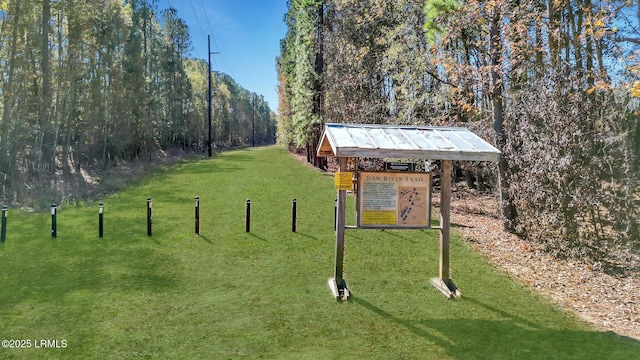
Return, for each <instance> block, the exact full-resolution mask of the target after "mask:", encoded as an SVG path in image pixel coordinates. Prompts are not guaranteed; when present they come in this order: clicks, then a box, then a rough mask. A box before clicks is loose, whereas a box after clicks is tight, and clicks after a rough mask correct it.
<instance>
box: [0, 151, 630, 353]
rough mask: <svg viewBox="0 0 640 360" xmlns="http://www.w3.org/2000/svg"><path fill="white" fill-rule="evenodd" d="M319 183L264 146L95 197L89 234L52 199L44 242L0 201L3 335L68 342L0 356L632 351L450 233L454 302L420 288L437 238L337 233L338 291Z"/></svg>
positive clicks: (434, 263)
mask: <svg viewBox="0 0 640 360" xmlns="http://www.w3.org/2000/svg"><path fill="white" fill-rule="evenodd" d="M332 183H333V180H332V178H331V177H330V176H325V175H321V174H319V173H317V172H316V171H314V170H312V169H309V168H307V167H305V166H303V165H301V164H299V163H298V162H297V161H296V160H295V159H294V158H293V157H291V156H290V155H289V154H288V153H287V152H286V151H285V149H283V148H281V147H277V146H274V147H265V148H256V149H247V150H240V151H232V152H228V153H223V154H220V155H219V156H218V157H216V158H214V159H204V160H194V161H188V162H184V163H182V164H179V165H176V166H174V167H172V168H171V169H168V170H163V171H160V172H157V173H156V174H155V175H154V176H153V177H152V178H150V179H148V180H145V181H142V182H140V183H138V184H135V185H133V186H130V187H128V188H127V189H126V190H124V191H122V192H120V193H118V194H114V195H112V196H109V197H107V198H105V199H103V200H102V201H101V202H103V203H104V204H105V237H104V238H103V239H99V238H98V231H97V219H98V215H97V203H89V204H84V206H83V207H79V208H69V207H64V206H63V207H62V208H61V209H60V210H59V212H58V237H57V238H56V239H52V238H51V236H50V215H49V214H48V213H44V214H27V213H21V212H19V211H11V210H10V213H9V218H8V221H9V223H8V231H7V242H6V243H5V244H3V245H1V246H0V299H1V305H0V325H1V327H0V338H2V339H31V340H32V341H33V340H38V341H39V339H58V340H63V339H64V340H66V342H67V346H66V348H63V349H42V348H34V347H32V348H30V349H0V358H19V359H49V358H64V359H67V358H78V359H80V358H83V359H84V358H114V359H120V358H162V359H164V358H175V359H194V358H203V359H214V358H215V359H227V358H279V359H281V358H290V359H305V358H306V359H334V358H349V359H363V358H366V359H390V358H413V359H430V358H432V359H540V358H544V359H571V358H573V359H584V358H599V359H628V358H633V357H634V356H636V355H637V353H638V351H640V345H639V344H638V342H636V341H632V340H628V339H624V338H620V337H618V336H616V335H613V334H608V333H600V332H597V331H595V330H593V329H592V328H590V327H589V326H587V325H586V324H584V323H582V322H580V321H578V320H577V319H576V318H574V317H572V316H571V315H569V314H568V313H566V312H565V311H563V310H561V309H559V308H557V307H556V306H554V305H552V304H551V303H550V302H549V301H547V300H545V299H543V298H541V297H540V296H538V295H536V294H533V293H532V292H531V291H530V290H528V289H527V288H525V287H524V286H522V285H520V284H519V283H517V282H514V281H513V280H511V279H510V278H509V277H507V276H505V275H504V273H503V272H502V271H500V270H498V269H496V268H494V267H493V266H492V265H490V264H489V263H488V262H487V261H485V260H484V258H482V257H481V256H480V255H479V254H477V253H476V252H474V251H473V250H472V248H471V247H469V246H468V245H466V244H465V243H464V242H462V241H460V240H459V239H458V238H456V237H455V236H454V239H453V240H452V244H451V271H452V277H453V279H454V281H455V282H456V283H457V284H458V285H459V286H460V288H461V289H462V292H463V296H462V298H461V299H459V300H453V301H451V300H446V299H445V298H444V297H443V296H442V295H441V294H440V293H439V292H438V291H437V290H436V289H434V288H433V287H432V286H431V285H430V284H429V278H431V277H434V276H437V273H438V234H437V231H435V230H386V231H380V230H348V231H347V236H346V258H345V262H346V263H345V278H346V280H347V282H348V284H349V286H350V287H351V288H352V290H353V293H354V296H353V298H352V299H351V300H350V301H348V302H336V301H334V300H333V299H332V298H331V293H330V291H329V288H328V286H327V279H328V278H329V277H331V276H332V275H333V267H334V247H335V235H334V232H333V200H334V199H335V191H334V190H333V184H332ZM195 196H199V197H200V204H201V210H200V211H201V217H202V219H201V235H200V236H197V235H195V234H194V197H195ZM148 197H151V198H152V199H153V221H154V222H153V236H152V237H148V236H147V233H146V199H147V198H148ZM294 198H296V199H297V204H298V217H299V219H298V232H297V233H292V232H291V200H292V199H294ZM246 199H251V201H252V224H251V229H252V231H251V233H245V231H244V226H245V223H244V212H245V200H246ZM348 200H349V203H350V204H351V205H352V204H353V198H352V197H349V199H348ZM351 209H352V207H351ZM348 215H349V220H348V221H349V223H353V222H354V220H353V212H352V211H349V213H348ZM453 222H454V223H455V218H454V219H453Z"/></svg>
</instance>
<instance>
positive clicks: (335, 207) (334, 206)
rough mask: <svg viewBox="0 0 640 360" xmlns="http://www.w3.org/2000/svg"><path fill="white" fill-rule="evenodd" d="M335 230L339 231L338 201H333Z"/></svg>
mask: <svg viewBox="0 0 640 360" xmlns="http://www.w3.org/2000/svg"><path fill="white" fill-rule="evenodd" d="M333 230H334V231H336V230H338V199H335V200H334V201H333Z"/></svg>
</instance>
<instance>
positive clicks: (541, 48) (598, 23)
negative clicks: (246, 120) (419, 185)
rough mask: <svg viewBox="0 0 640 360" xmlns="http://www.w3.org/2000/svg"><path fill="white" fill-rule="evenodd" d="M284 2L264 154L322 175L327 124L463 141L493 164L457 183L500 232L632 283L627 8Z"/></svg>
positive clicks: (633, 28) (638, 152)
mask: <svg viewBox="0 0 640 360" xmlns="http://www.w3.org/2000/svg"><path fill="white" fill-rule="evenodd" d="M287 4H288V12H287V14H286V15H285V18H284V21H285V23H286V24H287V34H286V36H285V38H283V39H282V41H281V49H280V55H279V57H278V59H277V68H278V76H279V84H278V92H279V104H278V113H279V115H278V139H279V141H280V142H282V143H283V144H285V145H288V146H289V147H290V148H291V149H292V150H295V151H302V152H306V153H307V158H308V160H309V161H310V162H312V163H313V164H314V165H315V166H317V167H320V168H324V167H326V165H327V164H326V161H324V160H323V159H318V158H316V157H315V155H314V154H315V151H314V150H315V148H316V147H317V143H318V140H319V137H320V135H321V131H322V128H323V124H324V123H327V122H337V123H373V124H406V125H434V126H441V125H444V126H463V127H467V128H469V129H471V130H472V131H474V132H475V133H477V134H479V135H480V136H482V137H483V138H484V139H485V140H487V141H489V142H491V143H493V144H494V145H495V146H496V147H497V148H498V149H499V150H500V151H501V153H502V154H501V158H500V161H499V162H498V163H497V164H485V163H473V164H462V163H460V164H456V169H457V172H458V173H461V174H464V175H465V176H464V177H463V178H466V180H467V183H468V186H469V187H470V188H473V189H475V190H477V191H480V192H485V193H486V192H489V193H493V194H495V196H496V198H497V199H498V200H497V201H498V202H499V207H500V214H499V216H500V217H501V219H502V222H503V225H504V228H505V230H508V231H510V232H513V233H516V234H518V235H519V236H521V237H523V238H525V239H528V240H531V241H535V242H538V243H541V244H543V245H544V247H545V249H546V250H548V251H550V252H551V253H553V254H555V255H557V256H559V257H563V258H578V259H584V260H586V261H590V262H592V263H593V264H604V266H605V267H606V268H607V269H609V270H612V271H616V270H615V269H627V270H629V269H631V270H634V271H638V270H640V267H639V265H638V261H637V259H638V258H640V235H639V228H638V223H639V221H640V183H639V182H638V173H639V170H640V126H639V124H638V122H639V118H640V25H639V22H640V6H639V2H637V1H636V0H599V1H598V0H510V1H507V0H488V1H477V0H358V1H354V0H289V1H288V3H287ZM625 271H626V270H625Z"/></svg>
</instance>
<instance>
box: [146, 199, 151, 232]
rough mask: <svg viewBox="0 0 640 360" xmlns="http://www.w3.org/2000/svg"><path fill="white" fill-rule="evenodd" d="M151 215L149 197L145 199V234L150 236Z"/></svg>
mask: <svg viewBox="0 0 640 360" xmlns="http://www.w3.org/2000/svg"><path fill="white" fill-rule="evenodd" d="M151 230H152V216H151V198H148V199H147V236H151Z"/></svg>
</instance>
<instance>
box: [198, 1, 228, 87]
mask: <svg viewBox="0 0 640 360" xmlns="http://www.w3.org/2000/svg"><path fill="white" fill-rule="evenodd" d="M189 1H191V0H189ZM200 5H201V6H202V13H203V14H204V17H205V19H206V20H207V25H208V26H209V33H210V34H211V40H213V45H215V47H216V50H217V51H220V47H219V46H218V43H217V42H216V37H215V36H214V35H213V27H212V26H211V22H210V21H209V15H207V9H206V8H205V6H204V2H203V1H202V0H200ZM219 55H220V58H221V59H222V62H223V63H224V65H225V66H226V67H227V70H229V75H231V77H232V78H234V79H235V78H236V76H235V75H234V74H233V70H231V66H229V64H228V63H227V59H225V57H224V54H222V53H220V54H219ZM214 62H215V61H214ZM216 66H218V65H217V64H216Z"/></svg>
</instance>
